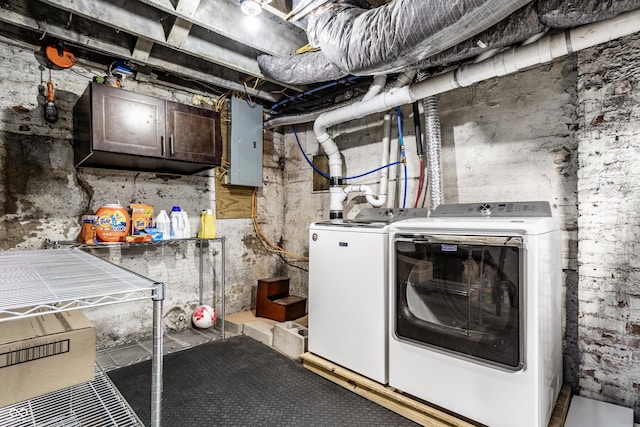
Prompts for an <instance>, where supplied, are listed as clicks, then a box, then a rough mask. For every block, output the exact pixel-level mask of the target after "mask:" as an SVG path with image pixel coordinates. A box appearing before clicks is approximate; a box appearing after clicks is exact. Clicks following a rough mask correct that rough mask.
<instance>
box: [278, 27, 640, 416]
mask: <svg viewBox="0 0 640 427" xmlns="http://www.w3.org/2000/svg"><path fill="white" fill-rule="evenodd" d="M639 49H640V37H638V36H636V37H630V38H626V39H622V40H621V41H614V42H612V43H610V44H609V45H607V47H606V48H604V47H598V48H594V49H590V50H588V51H585V52H582V53H580V54H579V55H574V56H571V57H568V58H565V59H562V60H558V61H555V62H553V63H551V64H546V65H543V66H539V67H537V68H534V69H531V70H529V71H526V72H522V73H520V74H517V75H512V76H506V77H503V78H500V79H492V80H489V81H486V82H483V83H480V84H478V85H475V86H473V87H471V88H464V89H459V90H456V91H451V92H448V93H444V94H441V95H439V96H438V103H439V108H440V119H441V129H442V167H443V182H444V200H445V202H451V203H455V202H477V201H518V200H547V201H549V202H550V203H551V205H552V209H553V214H554V216H555V218H556V220H557V221H558V223H559V225H560V227H561V229H562V230H563V273H564V274H563V277H564V286H563V295H564V313H563V331H564V380H565V383H567V384H569V385H570V386H571V387H572V389H573V391H574V392H575V393H580V394H582V395H585V396H588V397H592V398H595V399H598V400H604V401H608V402H613V403H616V404H619V405H623V406H626V407H632V408H634V409H635V421H636V422H638V421H639V420H640V399H639V398H638V396H640V392H639V390H640V385H639V384H640V381H639V380H638V375H640V358H639V354H640V351H639V348H640V339H639V338H640V337H639V335H640V326H639V324H640V322H639V317H640V302H639V295H640V292H639V291H638V277H636V276H637V274H636V273H637V270H638V262H637V261H636V260H635V252H634V250H635V249H636V243H635V242H636V240H637V236H638V234H639V233H640V232H639V231H638V226H639V225H638V214H637V211H638V202H637V199H638V195H637V194H636V193H637V191H636V189H635V182H636V181H637V174H638V172H637V170H638V163H640V155H639V154H638V150H637V146H638V133H639V132H640V125H638V123H639V122H640V121H638V116H639V114H640V113H639V111H640V110H639V107H638V105H639V102H638V101H639V96H640V95H639V92H638V87H639V82H638V80H639V79H640V77H639V76H640V71H639V70H638V68H639V67H640V52H639ZM403 113H404V116H405V121H404V126H403V127H404V128H405V130H408V132H409V133H410V134H409V135H406V136H405V142H406V145H407V147H408V153H410V154H411V156H412V157H410V158H409V164H408V169H409V175H410V177H411V179H410V190H409V197H408V200H410V201H412V200H414V198H415V193H414V190H413V188H414V187H415V182H416V180H415V177H416V171H417V167H416V161H415V157H414V156H415V155H414V154H413V153H414V152H413V151H412V148H411V147H413V146H414V145H413V144H414V139H413V135H412V129H413V125H412V119H411V117H410V113H411V112H410V109H409V108H408V107H406V106H405V107H403ZM381 120H382V115H375V116H370V117H367V118H364V119H362V120H358V121H354V122H351V123H347V124H343V125H339V126H335V127H334V128H332V129H331V130H330V133H331V135H332V137H333V138H334V140H335V141H336V143H337V144H338V146H339V147H340V148H341V149H342V155H343V159H344V164H345V175H353V174H359V173H361V172H364V171H366V170H369V169H372V168H374V167H377V166H378V165H380V160H379V158H380V154H379V151H380V146H381V143H380V141H381V138H382V124H381ZM296 130H297V131H298V136H299V139H300V143H301V145H302V147H303V149H304V151H305V153H306V154H307V155H308V156H310V157H311V156H312V155H315V154H321V149H320V148H319V147H318V145H317V143H316V141H315V138H314V136H313V131H312V127H311V126H310V125H298V126H297V128H296ZM394 132H395V131H394ZM394 134H395V133H394ZM285 142H286V158H287V163H286V167H285V180H284V184H285V186H286V188H287V197H286V199H285V203H286V206H287V207H288V209H286V210H285V221H286V223H287V228H286V230H285V240H286V241H287V242H291V243H292V244H293V245H298V246H299V248H300V249H299V250H305V248H308V246H305V245H304V244H303V243H302V242H303V241H304V240H305V239H308V236H307V233H308V224H309V223H311V222H314V221H319V220H326V219H328V216H329V196H328V193H327V192H319V193H313V192H312V191H311V184H310V180H311V179H310V177H311V174H312V172H311V170H310V168H309V166H308V165H307V164H306V162H305V160H304V158H303V156H302V155H301V153H300V150H299V149H298V146H297V143H296V140H295V137H294V135H293V134H292V133H289V132H287V133H286V134H285ZM377 180H378V177H377V175H373V176H371V177H370V178H363V179H361V180H358V181H357V182H355V183H367V184H372V185H374V186H376V183H377V182H378V181H377ZM394 189H395V183H394V182H392V183H391V193H392V200H393V193H394ZM411 203H412V202H411ZM362 206H365V201H364V198H363V197H362V196H350V197H349V199H348V200H347V202H346V203H345V210H344V213H345V217H353V216H354V215H355V214H356V213H357V212H358V211H359V209H360V208H361V207H362ZM300 276H301V277H303V274H300Z"/></svg>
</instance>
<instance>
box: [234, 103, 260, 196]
mask: <svg viewBox="0 0 640 427" xmlns="http://www.w3.org/2000/svg"><path fill="white" fill-rule="evenodd" d="M229 129H230V132H229V137H230V140H229V161H230V162H231V165H230V166H229V184H232V185H245V186H249V187H262V144H263V139H262V106H261V105H258V104H254V103H252V102H250V101H247V100H244V99H240V98H231V121H230V124H229Z"/></svg>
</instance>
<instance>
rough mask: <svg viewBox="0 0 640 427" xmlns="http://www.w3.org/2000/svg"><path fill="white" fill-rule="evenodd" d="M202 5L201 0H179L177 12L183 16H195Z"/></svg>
mask: <svg viewBox="0 0 640 427" xmlns="http://www.w3.org/2000/svg"><path fill="white" fill-rule="evenodd" d="M198 6H200V0H179V1H178V6H176V12H178V13H179V14H181V15H183V16H193V15H195V13H196V10H198Z"/></svg>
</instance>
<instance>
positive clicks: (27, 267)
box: [0, 249, 158, 322]
mask: <svg viewBox="0 0 640 427" xmlns="http://www.w3.org/2000/svg"><path fill="white" fill-rule="evenodd" d="M157 288H158V283H157V282H154V281H153V280H150V279H147V278H146V277H143V276H140V275H138V274H136V273H133V272H131V271H128V270H126V269H123V268H122V267H118V266H116V265H114V264H111V263H109V262H107V261H104V260H102V259H100V258H98V257H95V256H93V255H91V254H89V253H86V252H83V251H80V250H75V249H52V250H33V251H7V252H0V314H8V315H9V316H1V317H0V322H2V321H6V320H10V318H11V317H12V316H23V317H27V316H35V315H38V314H41V311H42V309H43V308H44V309H48V310H50V311H54V312H56V311H65V310H72V309H77V308H86V307H95V306H99V305H106V304H113V303H118V302H125V301H135V300H140V299H148V298H151V297H152V296H153V294H154V292H156V290H157Z"/></svg>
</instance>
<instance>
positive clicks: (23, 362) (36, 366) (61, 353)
mask: <svg viewBox="0 0 640 427" xmlns="http://www.w3.org/2000/svg"><path fill="white" fill-rule="evenodd" d="M44 313H46V312H43V314H42V315H40V316H36V317H27V318H17V319H12V320H9V321H4V322H1V323H0V384H2V387H0V407H3V406H7V405H11V404H13V403H16V402H20V401H23V400H27V399H31V398H33V397H36V396H40V395H43V394H46V393H50V392H53V391H56V390H60V389H63V388H66V387H71V386H73V385H76V384H80V383H84V382H87V381H92V380H93V377H94V365H95V358H96V333H95V328H94V327H93V325H92V324H91V322H90V321H89V319H87V317H86V316H85V315H84V314H83V313H82V312H80V311H77V310H74V311H68V312H63V313H54V314H51V313H49V314H44Z"/></svg>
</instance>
